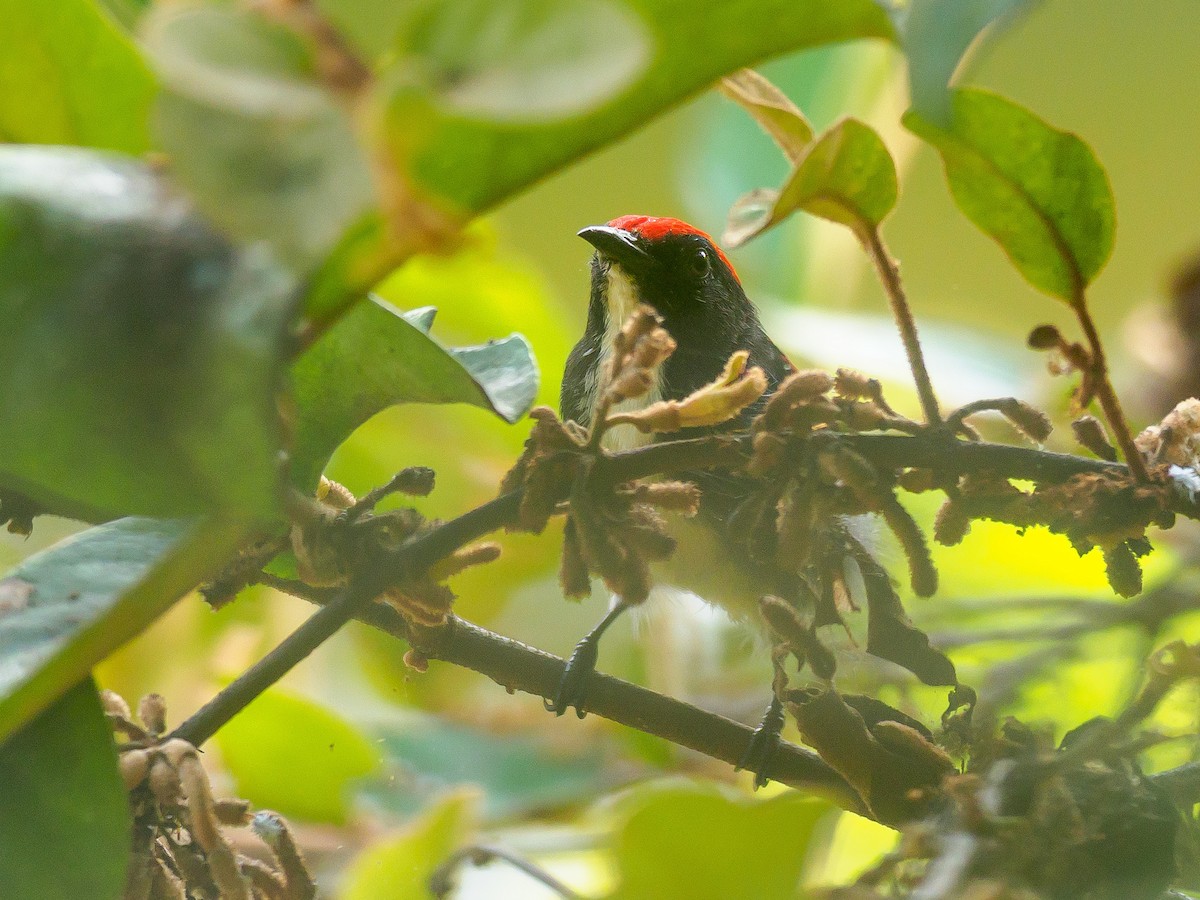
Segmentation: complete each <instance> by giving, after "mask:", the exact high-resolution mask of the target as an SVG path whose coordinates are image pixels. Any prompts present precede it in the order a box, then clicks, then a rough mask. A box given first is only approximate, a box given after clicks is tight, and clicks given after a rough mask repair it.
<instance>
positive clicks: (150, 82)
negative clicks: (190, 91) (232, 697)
mask: <svg viewBox="0 0 1200 900" xmlns="http://www.w3.org/2000/svg"><path fill="white" fill-rule="evenodd" d="M0 22H3V23H4V24H3V35H4V37H3V40H4V51H3V52H2V53H0V85H3V86H4V89H3V90H0V140H3V141H10V142H14V143H31V144H81V145H83V146H87V147H98V148H101V149H104V150H120V151H122V152H124V153H142V152H144V151H145V150H146V149H148V146H149V129H148V127H147V126H148V117H149V112H150V103H151V100H152V99H153V97H154V91H155V86H154V79H153V76H152V75H151V73H150V70H149V68H148V67H147V66H146V64H145V62H144V61H143V60H142V58H141V56H140V55H139V54H138V52H137V50H136V49H135V48H134V46H133V45H132V44H131V43H130V42H129V40H128V38H126V37H125V36H124V35H123V34H122V33H121V32H120V29H118V28H117V27H116V26H115V25H114V24H113V23H112V22H110V21H109V20H108V18H107V17H106V16H105V15H104V14H103V13H102V12H101V11H100V10H99V9H98V8H97V6H96V4H95V3H93V2H91V0H54V2H53V3H29V2H27V0H0Z"/></svg>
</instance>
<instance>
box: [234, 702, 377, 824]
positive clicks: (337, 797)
mask: <svg viewBox="0 0 1200 900" xmlns="http://www.w3.org/2000/svg"><path fill="white" fill-rule="evenodd" d="M216 740H217V744H218V745H219V746H220V748H221V757H222V759H223V760H224V761H225V766H226V768H227V769H228V770H229V773H230V774H231V775H232V776H233V778H234V781H235V782H236V790H237V795H238V796H239V797H245V798H246V799H247V800H249V801H250V802H251V803H253V804H254V805H255V806H259V807H269V808H271V809H275V810H278V811H279V812H280V813H282V814H283V815H285V816H288V817H290V818H297V819H305V820H307V821H310V822H329V823H333V824H336V825H344V824H345V823H346V818H347V816H348V815H349V812H350V807H349V801H350V788H351V785H352V783H353V782H355V781H357V780H358V779H361V778H365V777H366V776H368V775H371V774H372V773H373V772H375V771H376V770H377V769H378V768H379V757H380V753H379V748H378V747H376V746H375V745H373V744H372V743H371V742H370V741H368V740H367V738H366V737H365V736H364V735H363V734H362V733H361V732H360V731H359V730H358V729H356V728H355V727H354V726H353V725H351V724H350V723H349V722H347V721H345V720H344V719H342V718H341V717H339V716H338V715H337V714H336V713H334V712H333V711H332V710H328V709H325V708H324V707H322V706H318V705H317V704H316V703H314V702H312V701H311V700H307V699H304V698H302V697H296V696H292V695H290V694H286V693H284V692H282V691H278V690H270V691H267V692H266V693H265V694H263V695H262V696H260V697H258V698H256V699H255V701H254V702H253V703H252V704H251V705H250V706H249V707H247V708H246V709H245V710H244V711H243V712H241V713H239V714H238V715H237V716H236V717H235V718H233V719H232V720H231V721H229V722H228V723H227V724H226V725H225V726H224V727H222V728H221V730H220V731H219V732H218V733H217V738H216Z"/></svg>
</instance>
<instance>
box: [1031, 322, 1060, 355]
mask: <svg viewBox="0 0 1200 900" xmlns="http://www.w3.org/2000/svg"><path fill="white" fill-rule="evenodd" d="M1026 343H1027V344H1028V345H1029V347H1030V349H1032V350H1053V349H1054V348H1055V347H1062V346H1064V345H1065V344H1066V341H1065V340H1064V339H1063V336H1062V334H1061V333H1060V332H1059V330H1058V328H1057V327H1055V326H1054V325H1038V326H1037V327H1036V328H1034V329H1033V331H1031V332H1029V337H1028V338H1027V339H1026Z"/></svg>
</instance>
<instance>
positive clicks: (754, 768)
mask: <svg viewBox="0 0 1200 900" xmlns="http://www.w3.org/2000/svg"><path fill="white" fill-rule="evenodd" d="M781 731H783V703H782V702H780V700H779V698H778V697H773V698H772V699H771V705H770V706H768V707H767V711H766V712H765V713H763V717H762V720H761V721H760V722H759V723H758V727H757V728H755V729H754V733H753V734H752V735H750V743H748V744H747V745H746V752H745V753H743V754H742V758H741V759H740V760H738V764H737V770H738V771H741V770H742V769H746V770H748V771H751V772H753V773H754V789H755V790H758V789H759V788H760V787H765V786H766V784H767V782H769V781H770V780H771V779H770V778H768V777H767V774H766V773H767V768H768V766H770V764H771V760H773V759H774V758H775V753H776V751H778V749H779V744H780V741H781V738H780V732H781Z"/></svg>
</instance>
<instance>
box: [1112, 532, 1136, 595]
mask: <svg viewBox="0 0 1200 900" xmlns="http://www.w3.org/2000/svg"><path fill="white" fill-rule="evenodd" d="M1104 574H1105V576H1106V577H1107V578H1108V583H1109V585H1111V586H1112V589H1113V590H1114V591H1115V592H1116V593H1117V595H1118V596H1121V597H1134V596H1136V595H1137V594H1140V593H1141V592H1142V566H1141V564H1140V563H1139V562H1138V560H1137V557H1136V556H1134V555H1133V551H1132V550H1130V549H1129V545H1128V544H1127V543H1125V542H1122V543H1120V544H1116V545H1115V546H1112V547H1106V548H1105V549H1104Z"/></svg>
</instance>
